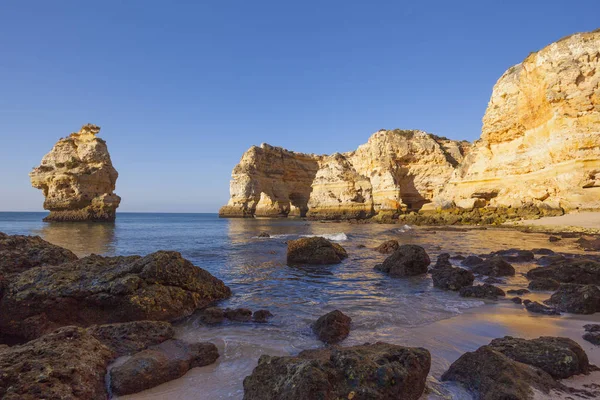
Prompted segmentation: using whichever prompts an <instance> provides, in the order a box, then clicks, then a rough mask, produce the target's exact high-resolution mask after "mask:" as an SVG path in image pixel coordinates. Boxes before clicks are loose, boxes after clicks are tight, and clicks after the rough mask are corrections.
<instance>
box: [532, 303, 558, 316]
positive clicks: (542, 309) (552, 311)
mask: <svg viewBox="0 0 600 400" xmlns="http://www.w3.org/2000/svg"><path fill="white" fill-rule="evenodd" d="M523 305H524V306H525V309H527V311H529V312H532V313H536V314H545V315H560V312H558V311H557V310H556V308H553V307H547V306H545V305H543V304H541V303H538V302H537V301H531V300H523Z"/></svg>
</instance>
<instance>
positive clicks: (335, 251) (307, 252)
mask: <svg viewBox="0 0 600 400" xmlns="http://www.w3.org/2000/svg"><path fill="white" fill-rule="evenodd" d="M287 245H288V247H287V262H288V264H339V263H341V262H342V260H343V259H344V258H347V257H348V254H347V253H346V250H344V248H343V247H342V246H340V245H339V244H337V243H332V242H330V241H329V240H327V239H325V238H322V237H318V236H317V237H309V238H301V239H297V240H290V241H288V244H287Z"/></svg>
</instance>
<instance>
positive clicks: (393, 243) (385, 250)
mask: <svg viewBox="0 0 600 400" xmlns="http://www.w3.org/2000/svg"><path fill="white" fill-rule="evenodd" d="M399 247H400V243H398V241H397V240H394V239H392V240H388V241H387V242H383V243H382V244H380V245H379V246H378V247H377V248H376V249H375V251H378V252H380V253H381V254H391V253H393V252H394V251H396V250H398V248H399Z"/></svg>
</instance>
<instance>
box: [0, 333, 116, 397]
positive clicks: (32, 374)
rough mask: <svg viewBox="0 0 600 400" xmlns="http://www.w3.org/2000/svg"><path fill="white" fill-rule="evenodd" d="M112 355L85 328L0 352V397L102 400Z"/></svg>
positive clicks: (55, 334)
mask: <svg viewBox="0 0 600 400" xmlns="http://www.w3.org/2000/svg"><path fill="white" fill-rule="evenodd" d="M113 355H114V354H113V352H112V351H111V350H109V348H108V347H106V346H104V345H103V344H102V343H100V342H99V341H98V340H97V339H96V338H94V336H92V335H90V334H89V333H87V332H86V330H85V329H82V328H78V327H74V326H68V327H64V328H61V329H59V330H57V331H55V332H52V333H49V334H47V335H44V336H42V337H40V338H38V339H35V340H32V341H30V342H28V343H26V344H23V345H20V346H13V347H10V348H8V349H5V350H3V351H1V352H0V398H2V399H6V400H17V399H19V400H36V399H80V400H105V399H106V398H107V393H106V389H105V386H104V376H105V374H106V367H107V365H108V363H109V361H110V360H111V359H112V357H113Z"/></svg>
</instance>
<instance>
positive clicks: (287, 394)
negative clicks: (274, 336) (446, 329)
mask: <svg viewBox="0 0 600 400" xmlns="http://www.w3.org/2000/svg"><path fill="white" fill-rule="evenodd" d="M430 367H431V355H430V354H429V352H428V351H427V350H425V349H422V348H408V347H402V346H397V345H392V344H387V343H375V344H371V345H368V344H367V345H362V346H353V347H342V348H337V349H332V350H309V351H303V352H302V353H300V354H299V355H298V356H297V357H272V356H267V355H263V356H261V357H260V359H259V360H258V366H257V367H256V368H255V369H254V371H253V372H252V374H251V375H250V376H248V377H246V379H244V400H285V399H295V400H314V399H320V400H337V399H387V400H391V399H403V400H416V399H418V398H420V396H421V395H422V394H423V391H424V389H425V382H426V379H427V374H428V373H429V369H430Z"/></svg>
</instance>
